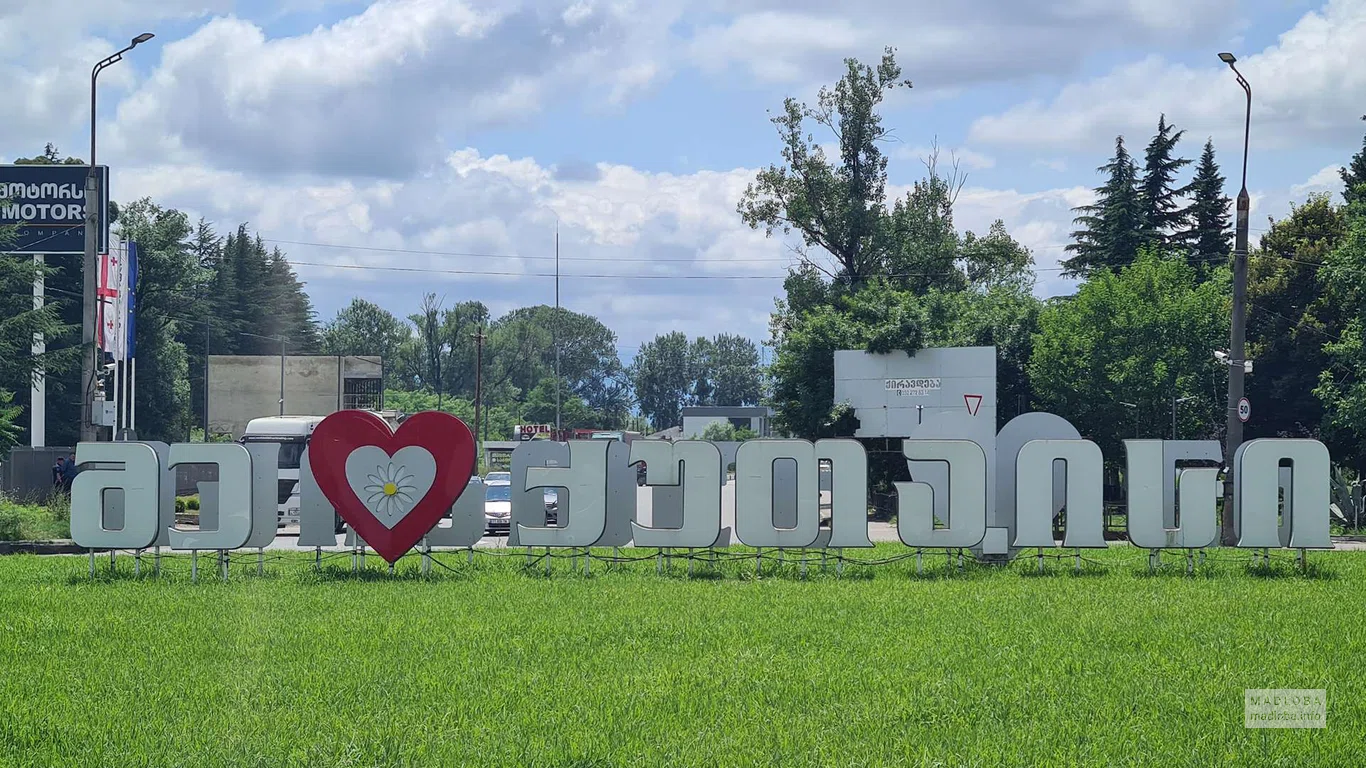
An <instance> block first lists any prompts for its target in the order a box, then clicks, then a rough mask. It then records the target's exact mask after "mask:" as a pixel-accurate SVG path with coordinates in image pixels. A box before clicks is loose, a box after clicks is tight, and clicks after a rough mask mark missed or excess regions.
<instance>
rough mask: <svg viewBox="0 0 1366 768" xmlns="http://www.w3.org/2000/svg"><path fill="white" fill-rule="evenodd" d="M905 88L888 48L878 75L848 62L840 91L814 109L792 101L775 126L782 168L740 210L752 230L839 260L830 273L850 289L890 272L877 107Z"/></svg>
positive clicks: (831, 91)
mask: <svg viewBox="0 0 1366 768" xmlns="http://www.w3.org/2000/svg"><path fill="white" fill-rule="evenodd" d="M899 87H901V88H910V87H911V83H910V81H909V80H903V79H902V78H901V67H900V66H898V65H897V63H896V57H895V54H894V51H893V49H891V48H888V49H886V51H884V53H883V55H882V60H881V61H880V62H879V63H878V65H877V66H876V67H873V66H869V65H866V64H861V63H860V62H859V61H858V60H856V59H846V60H845V74H844V77H842V78H841V79H840V81H839V82H838V83H836V84H835V86H834V87H833V88H831V87H822V88H821V90H820V92H819V93H818V94H817V96H816V104H815V106H808V105H806V104H804V103H801V102H799V101H797V100H796V99H793V98H789V99H787V100H785V101H784V102H783V111H782V114H780V115H778V116H776V117H774V118H772V121H773V124H774V125H775V126H777V128H778V135H779V137H780V139H781V140H782V143H783V148H782V158H783V161H782V164H780V165H770V166H769V167H768V168H765V169H764V170H762V171H760V172H759V174H758V176H757V177H756V178H755V180H754V182H753V183H751V184H750V185H749V187H748V188H747V189H746V190H745V193H744V195H743V196H742V197H741V199H740V202H739V205H738V206H737V210H738V211H739V213H740V216H741V218H742V219H743V220H744V221H745V223H746V224H748V225H749V226H751V227H753V228H755V229H762V230H764V232H765V233H766V234H768V235H772V234H773V233H774V232H782V233H783V234H787V233H789V232H791V231H793V230H796V231H797V232H799V233H800V234H801V237H802V241H803V242H804V243H805V244H806V245H807V246H808V247H811V248H821V249H823V250H824V251H825V252H826V253H828V254H829V255H830V256H831V257H832V258H833V259H834V262H835V265H834V267H833V269H831V270H829V271H828V273H829V274H830V275H831V276H832V277H834V278H835V279H837V280H840V281H842V282H846V283H848V284H850V285H860V284H862V283H863V282H864V281H866V280H867V279H868V278H870V277H871V276H873V275H875V274H879V273H883V272H885V271H886V266H887V259H888V254H889V253H890V252H891V250H892V245H893V242H892V239H891V238H890V237H889V232H888V227H887V222H886V219H887V213H886V198H887V158H886V156H884V155H883V153H882V149H881V148H880V147H879V146H878V145H879V143H880V142H883V141H885V140H887V139H888V138H889V135H890V132H889V131H888V130H887V129H886V128H884V127H883V126H882V119H881V116H880V115H879V114H878V106H879V105H880V104H881V103H882V100H883V98H884V96H885V95H886V94H887V93H888V92H889V91H891V90H893V89H895V88H899ZM807 121H811V122H812V123H814V124H816V125H817V126H820V127H821V128H823V129H824V130H826V131H828V132H829V133H830V134H831V135H833V137H834V138H835V140H836V143H837V145H838V152H839V157H838V158H837V159H836V160H834V161H832V159H831V158H829V157H827V155H826V152H825V149H824V148H823V147H822V146H821V145H820V144H819V143H817V142H816V140H815V137H814V135H813V134H812V133H810V132H809V130H808V126H807Z"/></svg>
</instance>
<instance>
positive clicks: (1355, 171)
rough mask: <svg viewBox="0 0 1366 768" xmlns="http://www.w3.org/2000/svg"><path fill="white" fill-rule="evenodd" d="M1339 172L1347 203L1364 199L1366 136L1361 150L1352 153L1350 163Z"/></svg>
mask: <svg viewBox="0 0 1366 768" xmlns="http://www.w3.org/2000/svg"><path fill="white" fill-rule="evenodd" d="M1361 119H1362V120H1366V115H1362V116H1361ZM1339 173H1340V174H1341V176H1342V183H1343V186H1344V189H1343V190H1342V196H1343V197H1344V198H1346V200H1347V202H1348V204H1351V203H1354V202H1357V201H1358V200H1366V191H1364V190H1362V185H1363V184H1366V136H1363V137H1362V139H1361V151H1360V152H1358V153H1356V154H1355V155H1353V156H1352V162H1351V164H1350V165H1348V166H1347V167H1346V168H1343V169H1341V170H1340V171H1339Z"/></svg>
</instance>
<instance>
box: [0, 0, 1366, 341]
mask: <svg viewBox="0 0 1366 768" xmlns="http://www.w3.org/2000/svg"><path fill="white" fill-rule="evenodd" d="M143 31H151V32H154V33H156V35H157V37H156V39H155V40H153V41H152V42H150V43H148V44H147V45H145V46H143V47H140V48H138V49H137V50H136V51H134V52H133V53H132V54H130V55H128V56H127V57H126V58H125V60H124V61H123V62H122V63H120V64H118V65H116V66H114V67H113V68H111V69H109V70H106V72H105V73H104V74H103V75H101V79H100V99H101V102H100V108H99V121H100V144H99V146H100V150H99V151H100V154H99V160H100V162H101V163H107V164H109V165H110V166H111V167H112V174H113V181H112V189H113V194H114V198H115V199H116V200H123V201H127V200H132V199H136V198H138V197H141V196H144V195H150V196H151V197H153V198H154V199H156V200H157V201H158V202H160V203H162V204H164V205H169V206H174V207H178V208H180V209H182V210H185V211H188V212H190V213H191V215H193V216H201V215H202V216H204V217H206V218H208V219H209V220H211V221H213V222H214V223H216V224H217V225H218V226H219V228H220V229H221V230H226V229H228V228H230V227H233V226H235V225H236V224H237V223H239V222H243V221H245V222H249V223H250V225H251V226H252V227H253V228H254V229H258V230H259V231H260V232H261V233H262V235H263V236H264V237H265V238H267V239H268V240H270V241H273V242H274V243H275V244H278V245H280V247H281V248H283V249H284V250H285V251H286V252H287V253H288V254H289V256H290V258H291V259H292V260H293V261H295V262H296V264H297V267H296V268H297V270H298V272H299V274H300V276H301V277H302V279H304V280H305V281H306V282H307V284H308V290H309V293H310V295H311V296H312V298H313V301H314V304H315V305H316V307H317V309H318V311H319V315H320V317H322V318H323V319H329V318H331V317H332V316H333V315H335V313H336V311H337V310H338V309H339V308H340V307H342V306H344V305H345V304H346V303H348V302H349V301H350V300H351V298H352V297H354V296H361V297H364V298H367V299H370V300H372V301H375V302H378V303H379V304H381V305H382V306H385V307H387V308H389V309H391V310H393V311H395V312H397V313H399V314H406V313H408V312H410V311H412V309H413V307H415V306H416V304H417V303H418V302H419V301H420V298H421V295H422V294H423V293H424V292H427V291H433V292H435V293H437V294H438V295H439V296H442V297H444V300H445V301H446V303H447V304H452V303H455V302H457V301H461V300H465V299H479V300H482V301H484V302H485V303H487V304H488V305H489V306H490V307H491V309H492V310H493V311H494V312H495V314H497V313H501V312H503V311H506V310H508V309H511V308H513V307H516V306H521V305H526V304H534V303H551V302H553V301H554V280H553V277H549V276H548V275H553V272H554V260H553V256H554V230H555V226H556V222H557V220H558V222H559V226H560V245H561V251H560V252H561V256H562V258H563V261H562V279H561V283H560V288H561V299H562V301H563V303H564V304H565V305H566V306H568V307H569V308H571V309H574V310H577V311H582V312H589V313H593V314H595V315H597V316H598V317H600V318H601V319H603V320H604V321H605V322H606V323H608V324H609V325H610V326H611V327H612V328H613V329H615V330H616V331H617V333H618V334H619V336H620V337H621V345H622V352H623V355H624V356H627V357H629V356H630V355H631V354H632V352H633V351H634V349H635V348H636V346H638V345H639V344H640V343H641V342H642V341H644V340H648V339H649V338H651V337H653V336H654V335H655V334H657V333H661V332H667V331H671V330H676V329H677V330H684V331H686V332H688V333H689V334H692V335H701V334H712V333H716V332H720V331H731V332H740V333H744V334H747V335H750V336H752V337H754V338H756V339H760V338H765V337H766V336H767V318H768V313H769V311H770V309H771V308H772V306H773V299H774V296H775V295H776V293H777V292H778V291H779V290H780V289H781V276H782V275H783V274H784V270H785V267H786V266H787V265H788V264H789V263H791V252H790V250H789V249H788V247H787V245H786V244H785V243H783V242H782V241H781V240H776V239H775V240H766V239H765V238H764V237H763V236H762V234H760V233H755V232H751V231H750V230H749V229H748V228H746V227H745V226H744V225H743V224H742V223H741V222H740V220H739V217H738V216H737V215H736V213H735V201H736V199H737V197H738V195H739V194H740V193H741V191H742V190H743V189H744V187H745V185H746V183H747V182H748V181H749V180H750V179H751V178H752V177H753V175H754V172H755V169H757V168H759V167H762V166H764V165H766V164H768V163H770V162H774V161H776V160H777V159H778V150H779V145H778V141H777V137H776V135H775V133H774V130H773V127H772V126H771V125H770V124H769V123H768V120H767V118H768V115H767V114H766V110H768V109H771V108H776V107H778V106H779V105H780V104H781V101H782V99H783V97H784V96H787V95H795V96H798V97H803V98H809V97H810V96H811V95H813V94H814V92H815V90H816V89H817V88H818V87H819V86H820V85H821V84H823V83H828V82H832V81H833V80H834V79H836V78H838V76H839V74H840V71H841V67H842V65H841V60H842V59H843V58H844V57H846V56H856V57H860V58H863V59H865V60H869V61H872V60H874V59H875V57H876V56H877V55H878V54H879V52H880V51H881V49H882V47H883V46H886V45H892V46H895V47H897V49H898V58H899V60H900V62H901V64H902V66H903V69H904V73H905V76H906V77H908V78H910V79H911V80H912V81H913V82H914V88H913V89H912V90H911V91H909V92H902V93H900V94H898V95H896V96H895V97H894V98H893V99H892V101H890V102H889V103H888V105H887V109H886V110H885V122H886V123H887V124H888V125H889V126H891V127H894V128H895V129H896V135H897V139H898V141H897V143H895V144H893V145H891V146H889V147H888V152H889V154H890V155H891V158H892V164H891V169H890V172H891V181H892V183H893V184H895V185H909V184H911V183H912V182H914V181H915V180H916V179H918V178H920V177H921V176H922V175H923V173H924V165H923V162H922V161H923V158H924V157H925V156H926V155H927V154H928V153H929V148H930V147H931V146H935V145H937V146H939V147H940V148H941V150H942V153H943V155H944V157H945V158H947V156H948V154H949V153H950V152H951V153H952V154H953V155H954V156H955V157H956V158H957V160H958V162H959V165H960V168H961V169H962V170H963V171H966V172H967V174H968V181H967V186H966V188H965V189H964V190H963V192H962V194H961V196H960V197H959V200H958V206H957V210H956V220H957V224H958V226H959V228H960V229H971V230H975V231H979V232H980V231H984V230H985V229H986V227H987V226H988V225H989V224H990V223H991V221H992V220H993V219H996V218H1000V219H1004V220H1005V222H1006V224H1007V226H1008V227H1009V229H1010V231H1011V232H1012V234H1014V235H1015V237H1016V238H1017V239H1019V240H1021V241H1022V242H1023V243H1025V244H1026V245H1028V246H1029V247H1030V248H1031V249H1032V250H1033V252H1034V258H1035V261H1036V266H1037V269H1038V284H1037V286H1038V287H1037V290H1038V292H1039V293H1040V294H1041V295H1054V294H1059V293H1067V292H1070V291H1071V290H1072V286H1071V285H1070V284H1068V283H1067V282H1066V281H1064V280H1062V279H1061V277H1060V276H1059V273H1058V270H1057V262H1058V259H1059V258H1060V257H1061V256H1062V253H1063V252H1062V246H1063V245H1065V244H1066V242H1067V233H1068V232H1069V231H1070V219H1071V218H1072V214H1071V213H1070V209H1071V208H1072V207H1073V206H1075V205H1079V204H1083V203H1086V202H1088V201H1089V200H1090V199H1091V198H1090V188H1091V187H1093V186H1095V185H1096V184H1098V183H1099V181H1100V177H1099V176H1098V175H1097V174H1096V173H1095V167H1096V166H1097V165H1100V164H1101V163H1103V162H1104V161H1105V159H1106V158H1107V157H1108V156H1109V154H1110V151H1111V149H1112V147H1113V141H1114V137H1115V136H1116V135H1117V134H1123V135H1124V136H1125V137H1126V138H1127V139H1128V140H1129V141H1130V144H1131V146H1132V148H1133V149H1134V150H1135V152H1136V153H1139V152H1141V148H1142V146H1143V145H1144V144H1146V142H1147V139H1148V137H1149V136H1150V135H1151V133H1152V130H1153V127H1154V126H1155V124H1156V122H1157V118H1158V115H1159V114H1160V113H1164V112H1165V113H1166V115H1167V117H1168V119H1169V120H1170V121H1172V122H1174V123H1175V124H1176V125H1177V127H1178V128H1182V129H1186V130H1187V131H1188V133H1187V138H1186V140H1185V141H1184V142H1183V144H1182V149H1183V150H1184V152H1185V154H1187V155H1188V156H1195V155H1197V154H1198V151H1199V145H1200V144H1201V143H1203V141H1204V139H1205V138H1206V137H1212V138H1213V139H1214V141H1215V144H1216V148H1217V150H1218V151H1219V156H1220V160H1221V162H1222V164H1223V166H1224V171H1225V175H1226V176H1228V177H1229V178H1230V187H1229V193H1230V195H1232V194H1235V193H1236V191H1237V190H1236V185H1237V178H1238V174H1239V170H1240V168H1239V166H1240V157H1239V152H1240V150H1241V139H1242V136H1241V130H1242V118H1243V93H1242V91H1241V90H1240V89H1239V88H1238V86H1237V84H1236V82H1235V81H1234V79H1233V75H1232V73H1231V72H1229V71H1228V69H1227V68H1226V67H1225V66H1224V65H1223V64H1221V63H1220V62H1219V60H1218V59H1217V58H1216V56H1215V54H1216V53H1217V52H1219V51H1222V50H1230V51H1234V52H1235V53H1237V54H1238V56H1239V58H1240V61H1241V63H1240V68H1241V69H1242V71H1243V73H1244V74H1245V75H1246V76H1247V78H1248V79H1249V80H1250V81H1251V83H1252V85H1253V88H1254V89H1255V90H1254V93H1255V97H1256V98H1255V101H1254V107H1253V116H1252V120H1253V127H1252V133H1253V138H1252V161H1251V167H1250V170H1249V180H1248V186H1249V188H1250V190H1251V192H1252V195H1253V217H1252V220H1253V228H1254V231H1253V236H1254V239H1255V237H1256V235H1257V233H1258V231H1260V230H1264V229H1265V226H1266V217H1267V216H1268V215H1275V216H1280V215H1282V214H1284V213H1285V212H1286V211H1287V210H1288V208H1289V205H1290V203H1291V202H1292V201H1297V200H1302V199H1303V198H1304V197H1305V196H1306V195H1307V194H1308V193H1310V192H1312V191H1318V190H1332V191H1337V189H1338V184H1337V183H1336V182H1337V178H1336V168H1337V166H1339V165H1341V164H1343V163H1344V162H1345V161H1346V160H1347V158H1348V157H1350V155H1351V154H1352V152H1354V151H1355V150H1356V149H1358V148H1359V147H1360V146H1361V137H1362V131H1363V129H1364V128H1366V124H1363V123H1362V122H1361V121H1360V120H1359V118H1360V116H1361V114H1362V113H1363V112H1366V66H1362V65H1361V63H1360V62H1359V61H1356V62H1354V61H1352V56H1353V53H1354V52H1357V53H1359V52H1361V51H1366V0H1328V1H1327V2H1308V3H1306V2H1297V1H1296V0H1241V1H1240V0H1046V1H1045V0H959V2H956V3H940V2H937V1H936V0H901V1H900V2H897V3H889V2H885V1H882V0H879V1H878V2H873V1H872V0H844V2H838V3H837V2H833V1H831V0H821V1H818V0H786V2H778V1H777V0H730V1H729V2H721V0H610V1H607V2H601V1H598V0H570V1H568V2H567V1H566V0H560V1H559V2H551V1H550V0H525V1H523V2H519V1H518V0H378V1H377V2H366V1H365V0H275V1H274V2H269V1H268V0H5V2H4V3H0V77H3V78H4V79H5V82H7V83H8V84H9V87H8V88H7V94H8V98H9V100H10V103H9V104H8V105H7V107H8V108H7V109H6V116H5V119H4V120H3V121H0V155H3V156H4V159H5V160H6V161H8V160H9V159H10V158H13V157H15V156H20V155H29V154H35V153H37V152H39V151H41V149H42V147H43V145H44V143H46V142H48V141H51V142H54V143H56V144H57V145H58V147H59V149H61V150H62V151H63V152H67V153H70V154H75V155H79V156H82V157H83V156H84V155H85V152H86V150H85V147H86V146H87V142H88V133H87V131H88V128H87V122H86V121H88V119H89V113H88V109H89V107H88V91H87V88H88V76H89V71H90V67H91V65H92V64H93V63H94V62H95V61H98V60H99V59H100V58H101V57H102V56H105V55H107V54H109V53H111V52H113V51H115V50H117V49H118V48H120V47H122V46H123V45H125V44H126V41H127V40H128V39H129V38H130V37H132V36H133V35H136V34H138V33H140V32H143ZM356 267H369V268H356Z"/></svg>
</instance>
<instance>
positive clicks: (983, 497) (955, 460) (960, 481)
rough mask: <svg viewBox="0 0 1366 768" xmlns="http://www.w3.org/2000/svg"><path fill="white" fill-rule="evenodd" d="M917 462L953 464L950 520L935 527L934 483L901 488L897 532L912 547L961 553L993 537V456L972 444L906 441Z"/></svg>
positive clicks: (906, 449)
mask: <svg viewBox="0 0 1366 768" xmlns="http://www.w3.org/2000/svg"><path fill="white" fill-rule="evenodd" d="M901 445H902V447H901V452H902V453H903V454H905V456H906V458H907V459H910V460H912V461H945V462H948V465H949V487H948V492H949V503H948V510H949V512H948V520H946V521H944V522H945V524H946V526H945V527H944V528H938V529H936V528H935V526H934V489H933V488H932V487H931V486H930V485H929V483H917V482H910V483H896V493H897V513H896V532H897V536H899V537H900V538H901V541H902V543H904V544H905V545H906V546H908V547H916V548H918V549H919V548H931V549H938V548H944V549H956V548H966V547H973V546H976V545H977V544H978V543H979V542H981V541H982V537H983V536H985V535H986V532H987V456H986V454H985V453H984V452H983V451H982V446H980V445H978V444H977V443H975V442H973V441H971V440H905V441H903V442H902V444H901Z"/></svg>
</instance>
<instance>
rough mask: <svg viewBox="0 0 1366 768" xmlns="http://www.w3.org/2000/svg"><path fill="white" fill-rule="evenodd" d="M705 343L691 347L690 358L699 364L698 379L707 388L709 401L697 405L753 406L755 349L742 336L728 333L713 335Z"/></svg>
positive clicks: (756, 394)
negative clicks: (692, 354)
mask: <svg viewBox="0 0 1366 768" xmlns="http://www.w3.org/2000/svg"><path fill="white" fill-rule="evenodd" d="M699 341H702V340H701V339H699ZM706 341H707V343H706V344H705V345H698V344H695V345H694V347H695V351H694V354H695V355H696V356H697V357H699V358H700V363H701V368H700V370H699V371H698V378H702V377H705V378H706V380H707V381H708V382H709V384H710V387H709V389H710V398H709V399H708V400H707V401H706V402H699V403H698V404H699V405H757V404H758V402H759V381H760V371H759V348H758V347H757V346H755V344H754V342H753V341H750V340H749V339H747V338H745V337H744V336H739V335H736V334H731V333H722V334H717V335H716V336H714V337H713V338H711V339H708V340H706ZM699 352H701V353H702V354H698V353H699Z"/></svg>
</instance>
